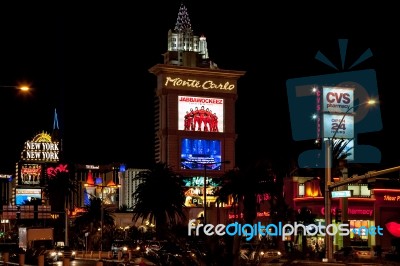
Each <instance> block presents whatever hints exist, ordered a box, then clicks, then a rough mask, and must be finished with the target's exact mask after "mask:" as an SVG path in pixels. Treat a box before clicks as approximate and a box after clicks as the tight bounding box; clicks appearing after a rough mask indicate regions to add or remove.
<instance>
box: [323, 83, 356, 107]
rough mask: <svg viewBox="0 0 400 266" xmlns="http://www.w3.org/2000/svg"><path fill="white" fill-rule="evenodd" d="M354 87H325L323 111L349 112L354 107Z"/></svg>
mask: <svg viewBox="0 0 400 266" xmlns="http://www.w3.org/2000/svg"><path fill="white" fill-rule="evenodd" d="M353 104H354V88H344V87H323V91H322V106H323V112H329V113H347V111H348V110H350V109H351V108H353Z"/></svg>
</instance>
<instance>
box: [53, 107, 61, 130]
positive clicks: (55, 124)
mask: <svg viewBox="0 0 400 266" xmlns="http://www.w3.org/2000/svg"><path fill="white" fill-rule="evenodd" d="M56 129H60V128H59V127H58V116H57V109H55V108H54V120H53V130H56Z"/></svg>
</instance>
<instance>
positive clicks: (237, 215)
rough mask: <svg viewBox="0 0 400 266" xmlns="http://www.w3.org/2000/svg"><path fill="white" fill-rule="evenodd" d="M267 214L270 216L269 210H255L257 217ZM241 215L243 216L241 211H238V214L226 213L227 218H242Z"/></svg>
mask: <svg viewBox="0 0 400 266" xmlns="http://www.w3.org/2000/svg"><path fill="white" fill-rule="evenodd" d="M269 216H271V213H270V212H269V211H266V212H257V217H269ZM243 217H244V215H243V213H240V214H233V213H228V218H229V219H237V218H243Z"/></svg>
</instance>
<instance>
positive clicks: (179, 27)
mask: <svg viewBox="0 0 400 266" xmlns="http://www.w3.org/2000/svg"><path fill="white" fill-rule="evenodd" d="M174 31H176V32H184V31H187V32H192V25H191V24H190V18H189V14H188V11H187V8H186V6H185V5H184V4H183V3H181V6H180V8H179V11H178V18H177V19H176V24H175V28H174Z"/></svg>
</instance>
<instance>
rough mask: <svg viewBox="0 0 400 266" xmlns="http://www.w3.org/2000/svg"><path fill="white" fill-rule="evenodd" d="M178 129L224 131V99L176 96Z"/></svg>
mask: <svg viewBox="0 0 400 266" xmlns="http://www.w3.org/2000/svg"><path fill="white" fill-rule="evenodd" d="M178 130H185V131H203V132H224V100H223V99H216V98H209V97H193V96H178Z"/></svg>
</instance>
